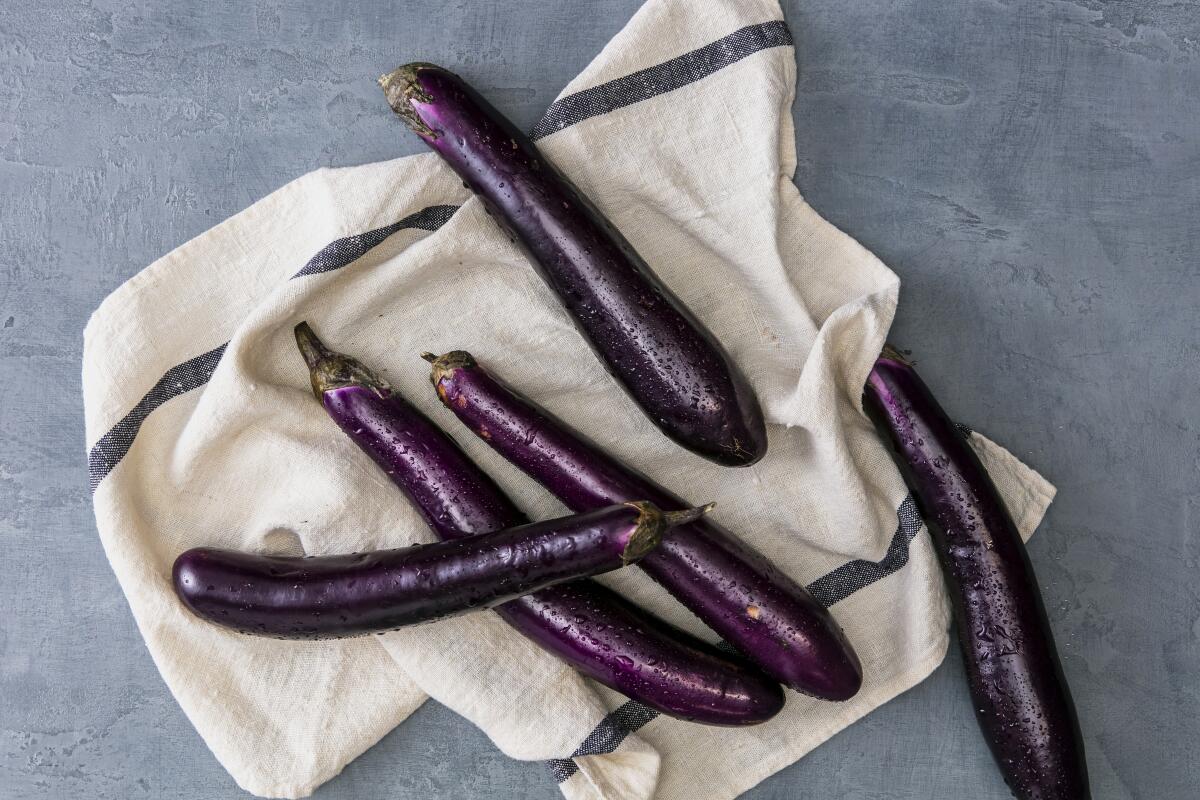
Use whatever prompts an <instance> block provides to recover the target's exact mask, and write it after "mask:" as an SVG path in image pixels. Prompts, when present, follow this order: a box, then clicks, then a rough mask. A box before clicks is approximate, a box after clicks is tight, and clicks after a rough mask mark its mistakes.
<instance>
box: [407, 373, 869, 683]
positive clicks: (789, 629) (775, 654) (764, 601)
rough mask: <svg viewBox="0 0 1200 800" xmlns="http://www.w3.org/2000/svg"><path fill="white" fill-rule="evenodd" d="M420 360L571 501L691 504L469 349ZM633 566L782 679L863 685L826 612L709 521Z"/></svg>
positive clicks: (511, 453) (512, 452) (509, 454)
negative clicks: (506, 380) (499, 375)
mask: <svg viewBox="0 0 1200 800" xmlns="http://www.w3.org/2000/svg"><path fill="white" fill-rule="evenodd" d="M426 359H427V360H430V361H431V362H432V364H433V375H432V380H433V384H434V386H435V387H436V388H437V392H438V396H439V397H440V398H441V399H442V402H443V403H444V404H445V405H446V407H448V408H449V409H451V410H452V411H453V412H454V413H455V414H456V415H458V418H459V419H460V420H462V421H463V422H464V423H465V424H466V425H467V427H469V428H470V429H471V430H472V431H474V432H475V433H476V434H477V435H479V436H480V437H482V438H483V439H484V440H486V441H487V442H488V444H490V445H491V446H492V447H493V448H494V449H495V450H496V451H497V452H498V453H500V454H501V455H503V456H504V457H505V458H507V459H508V460H509V461H511V462H512V463H513V464H515V465H517V466H518V467H520V468H521V469H522V470H524V471H525V472H526V473H527V474H528V475H530V476H531V477H532V478H533V479H534V480H536V481H538V482H539V483H541V484H542V485H543V486H545V487H546V488H547V489H548V490H550V492H552V493H553V494H554V495H555V496H556V497H558V498H559V499H560V500H562V501H563V503H565V504H566V505H567V506H568V507H569V508H571V509H573V510H575V511H581V510H587V509H593V508H602V507H604V506H606V505H609V504H611V503H614V502H622V501H625V500H630V499H633V498H635V497H643V496H645V497H647V498H649V499H650V501H651V502H654V503H656V504H658V505H660V506H662V507H663V508H676V509H679V508H687V504H686V503H684V502H683V501H682V500H681V499H679V498H678V497H676V496H675V495H673V494H671V493H670V492H668V491H667V490H665V489H663V488H662V487H661V486H659V485H657V484H655V483H654V482H653V481H651V480H650V479H648V478H646V477H645V476H643V475H640V474H638V473H637V472H634V471H633V470H631V469H629V468H628V467H626V466H624V465H622V464H620V463H619V462H617V461H616V460H615V459H613V458H612V457H611V456H609V455H608V454H606V453H604V452H603V451H602V450H600V449H599V448H598V447H597V446H596V445H594V444H592V443H591V442H589V441H587V440H586V439H584V438H583V437H582V436H580V435H579V434H578V433H575V432H574V431H572V430H571V429H570V428H568V427H567V426H566V425H565V424H564V423H562V422H561V421H559V420H557V419H554V418H553V417H551V416H550V415H549V414H548V413H547V412H546V411H544V410H543V409H540V408H538V407H537V406H536V405H534V404H533V403H532V402H531V401H530V400H528V399H527V398H524V397H522V396H521V395H520V394H518V393H517V392H516V391H515V390H513V389H511V388H509V387H508V386H505V385H504V384H502V383H501V382H500V381H499V380H497V379H496V378H494V377H493V376H491V375H490V374H488V373H487V372H486V371H485V370H484V369H483V368H482V367H480V366H479V365H478V364H477V363H476V362H475V360H474V359H473V358H472V357H471V355H470V354H469V353H465V352H463V351H455V352H452V353H447V354H446V355H443V356H432V355H429V354H426ZM639 566H641V567H642V569H644V570H645V571H646V572H647V573H649V575H650V576H651V577H652V578H654V579H655V580H656V581H658V582H659V583H660V584H662V585H663V586H664V587H665V588H666V589H667V591H669V592H670V593H671V594H672V595H674V596H675V597H676V598H677V599H678V600H679V601H680V602H682V603H683V604H684V605H685V606H687V607H688V608H689V609H691V611H692V612H693V613H694V614H696V616H698V617H699V618H700V619H701V620H702V621H703V622H704V623H705V624H707V625H708V626H709V627H711V628H712V629H713V630H715V631H716V632H717V633H719V634H721V636H722V637H724V639H725V641H727V642H728V643H729V644H731V645H733V646H734V647H736V648H737V649H738V650H740V651H741V652H742V653H744V654H745V655H746V656H748V657H749V658H750V659H752V660H753V661H754V662H755V663H757V664H758V665H759V666H760V667H762V668H763V669H764V670H765V671H766V672H767V674H768V675H770V676H771V677H772V678H775V679H776V680H778V681H780V682H782V683H783V684H784V685H786V686H789V687H791V688H793V689H795V690H797V691H800V692H804V693H805V694H809V695H812V696H814V697H819V698H822V699H826V700H846V699H849V698H850V697H853V696H854V694H855V693H856V692H858V690H859V688H860V687H861V685H862V666H861V665H860V664H859V661H858V657H857V656H856V655H855V653H854V650H853V648H851V646H850V643H849V642H848V641H847V640H846V637H845V634H843V632H842V630H841V628H840V627H839V626H838V624H837V622H836V621H835V620H834V619H833V617H832V615H830V613H829V611H828V610H827V609H826V608H825V607H823V606H822V605H821V604H820V603H818V602H817V601H816V599H815V598H813V596H812V595H811V594H809V593H808V591H807V590H806V589H805V588H804V587H803V586H800V585H799V584H797V583H796V582H795V581H793V580H792V579H791V578H789V577H788V576H787V575H785V574H783V573H782V572H780V571H779V570H778V569H776V568H775V567H774V566H773V565H772V564H771V563H770V562H769V561H767V560H766V559H765V558H763V556H762V555H761V554H759V553H758V552H756V551H755V550H753V549H751V548H750V547H749V546H748V545H746V544H744V543H743V542H741V541H740V540H739V539H738V538H737V537H735V536H734V535H732V534H731V533H729V532H727V531H725V530H724V529H722V528H720V527H719V526H717V525H716V524H714V523H712V522H711V521H709V520H697V521H695V522H692V523H689V524H687V525H681V526H680V527H679V528H678V529H676V530H675V531H674V533H673V534H672V536H671V537H669V538H668V539H667V540H665V541H664V542H663V545H662V547H661V548H659V550H658V551H657V552H656V553H653V554H651V555H650V556H649V557H647V558H646V559H645V560H643V561H642V562H641V563H640V565H639Z"/></svg>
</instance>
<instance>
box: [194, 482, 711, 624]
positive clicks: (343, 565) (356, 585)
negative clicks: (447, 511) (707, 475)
mask: <svg viewBox="0 0 1200 800" xmlns="http://www.w3.org/2000/svg"><path fill="white" fill-rule="evenodd" d="M705 510H706V509H694V510H692V511H683V512H670V513H664V512H662V511H659V510H658V509H657V508H656V507H654V506H653V505H651V504H650V503H640V502H633V503H626V504H624V505H613V506H609V507H608V508H604V509H600V510H599V511H594V512H592V513H591V514H577V515H575V516H573V517H564V518H563V519H555V520H549V521H547V522H531V523H529V524H526V525H520V526H517V527H515V528H508V529H505V530H499V531H493V532H492V533H486V534H483V535H482V536H473V537H470V538H467V539H451V540H448V541H441V542H434V543H432V544H419V545H413V546H412V547H401V548H396V549H392V550H374V551H371V552H367V553H352V554H350V555H334V556H315V557H303V556H271V555H256V554H252V553H243V552H240V551H238V550H222V549H217V548H212V547H198V548H194V549H192V550H188V551H186V552H185V553H183V554H182V555H180V556H179V557H178V558H177V559H176V560H175V567H174V569H173V570H172V578H173V581H174V585H175V592H176V593H177V594H178V595H179V597H180V599H182V600H183V602H184V603H185V604H186V605H187V606H188V608H190V609H191V610H192V611H193V612H194V613H195V614H197V615H198V616H201V617H203V618H204V619H207V620H209V621H210V622H215V623H217V624H218V625H223V626H225V627H227V628H233V629H235V630H237V631H240V632H242V633H250V634H257V635H260V636H273V637H275V638H279V639H329V638H335V637H343V636H358V635H361V634H364V633H378V632H381V631H388V630H397V629H399V628H402V627H404V626H405V625H416V624H417V623H420V622H428V621H429V620H434V619H439V618H441V617H448V616H452V615H454V614H461V613H464V612H467V611H472V610H474V609H477V608H487V607H489V606H494V605H498V604H500V603H503V602H506V601H508V600H512V599H514V598H516V597H520V596H521V595H524V594H528V593H530V592H534V591H537V590H538V589H545V588H546V587H548V586H553V585H554V584H556V583H563V582H564V581H569V580H573V579H575V578H582V577H587V576H589V575H599V574H600V573H602V572H609V571H611V570H614V569H617V568H618V567H623V566H625V565H627V564H632V563H633V562H635V561H637V560H638V559H639V558H641V557H642V556H644V555H646V553H648V552H650V551H651V550H652V549H654V548H655V547H657V546H658V544H659V542H660V541H661V539H662V535H663V533H664V532H666V531H667V530H668V529H669V528H672V527H674V526H675V525H679V524H681V523H683V522H687V521H688V520H690V519H692V518H694V517H697V516H699V515H701V514H703V513H704V511H705Z"/></svg>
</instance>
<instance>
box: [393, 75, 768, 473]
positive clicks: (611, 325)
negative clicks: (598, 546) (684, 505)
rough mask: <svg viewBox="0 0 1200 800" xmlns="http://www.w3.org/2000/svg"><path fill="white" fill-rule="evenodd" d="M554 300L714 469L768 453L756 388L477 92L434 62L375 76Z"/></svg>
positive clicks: (669, 430)
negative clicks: (524, 258)
mask: <svg viewBox="0 0 1200 800" xmlns="http://www.w3.org/2000/svg"><path fill="white" fill-rule="evenodd" d="M379 83H380V85H381V86H383V89H384V93H385V94H386V95H387V100H388V103H389V104H390V105H391V107H392V110H394V111H395V112H396V114H397V115H398V116H399V117H400V118H401V119H403V120H404V122H405V123H406V124H407V125H408V126H409V127H410V128H411V129H412V130H413V131H414V132H415V133H416V134H417V135H419V136H420V137H421V138H422V139H424V140H425V143H426V144H428V145H429V147H430V148H432V149H433V150H434V151H436V152H437V153H438V154H439V155H441V157H442V158H443V159H445V160H446V163H448V164H449V165H450V166H451V167H452V168H453V169H454V170H455V172H457V173H458V174H459V176H460V177H461V178H462V179H463V181H464V182H465V184H466V185H467V186H468V187H470V188H471V190H472V191H474V192H475V193H476V194H477V195H479V198H480V199H481V200H482V201H483V204H484V207H485V208H486V209H487V211H488V213H489V214H491V216H492V217H493V218H494V219H495V220H496V221H497V222H498V223H499V224H500V226H501V227H502V228H503V229H504V230H505V232H506V233H507V234H508V236H509V238H510V239H512V240H514V241H515V242H518V243H519V244H520V245H521V247H522V248H523V249H524V250H525V252H526V254H527V255H528V256H529V259H530V260H531V261H532V262H533V264H534V265H535V266H536V267H537V268H538V271H539V273H540V274H541V276H542V278H543V279H544V280H545V281H546V283H547V284H549V285H550V287H551V288H552V289H553V290H554V291H555V293H557V294H558V297H559V299H560V300H561V301H562V303H563V304H564V305H565V307H566V309H567V311H569V312H570V314H571V316H572V317H573V318H574V320H575V323H576V325H577V326H578V327H579V330H580V332H581V333H582V334H583V335H584V337H585V338H586V339H587V340H588V342H589V343H590V344H591V346H592V347H593V348H594V349H595V351H596V353H597V354H598V355H599V356H600V358H601V360H602V361H603V362H604V364H605V366H606V367H607V368H608V370H609V372H611V373H612V375H613V376H614V377H615V378H616V379H617V381H618V382H619V383H620V384H621V385H622V386H624V387H625V390H626V391H627V392H628V393H629V394H630V395H631V396H632V397H633V399H634V400H635V401H636V402H637V403H638V405H640V406H641V407H642V410H643V411H645V412H646V414H647V416H649V417H650V419H651V420H653V421H654V423H655V424H656V425H658V427H659V428H661V429H662V431H663V432H664V433H665V434H666V435H667V436H669V437H671V438H672V439H674V440H675V441H676V442H678V443H679V444H680V445H682V446H683V447H686V448H687V449H689V450H691V451H693V452H695V453H697V454H699V455H701V456H704V457H705V458H708V459H711V460H712V461H715V462H717V463H718V464H724V465H727V466H735V467H741V466H746V465H748V464H753V463H754V462H756V461H758V460H759V459H760V458H762V456H763V454H764V453H766V451H767V435H766V427H765V425H764V424H763V415H762V410H761V409H760V408H759V405H758V400H757V399H756V398H755V397H754V394H753V392H752V391H751V389H750V386H749V384H748V383H747V382H746V380H745V378H744V377H743V376H742V375H741V373H740V372H738V370H737V369H736V368H735V367H734V365H733V364H732V363H731V362H730V359H729V356H728V354H727V353H725V351H724V350H723V349H722V348H721V345H720V344H719V343H718V342H717V341H716V339H715V338H713V336H712V334H711V333H709V332H708V331H707V330H706V329H705V328H704V326H703V325H702V324H701V323H700V321H699V320H697V319H696V317H695V316H694V315H693V314H692V313H691V312H690V311H689V310H688V309H687V308H686V307H685V306H684V305H683V303H682V302H680V301H679V299H678V298H676V297H675V296H674V295H673V294H672V293H671V291H670V290H669V289H668V288H667V287H666V286H665V285H663V283H662V282H661V281H660V280H659V279H658V278H657V277H656V276H655V274H654V273H653V272H652V271H651V269H650V267H649V266H648V265H647V264H646V262H645V260H644V259H642V257H641V256H639V255H638V254H637V252H636V251H635V250H634V249H633V246H632V245H630V243H629V242H628V241H626V240H625V238H624V237H623V236H621V234H620V232H618V231H617V229H616V228H615V227H613V225H612V223H611V222H609V221H608V219H606V218H605V217H604V215H603V214H602V213H601V212H600V211H599V210H598V209H597V208H596V206H595V205H593V204H592V202H591V201H590V200H588V198H586V197H585V196H584V195H583V194H582V193H581V192H580V191H579V189H578V188H576V187H575V186H574V185H573V184H572V183H571V181H570V180H569V179H568V178H567V177H566V176H565V175H563V174H562V172H560V171H559V170H558V168H557V167H555V166H554V164H553V163H551V162H550V161H549V160H548V159H547V158H546V157H545V156H543V155H542V154H541V153H540V152H539V151H538V150H537V148H536V147H535V146H534V144H533V142H532V141H530V140H529V137H527V136H526V135H525V134H523V133H521V131H519V130H518V129H517V128H516V127H514V126H513V124H512V123H511V122H509V121H508V120H507V119H505V118H504V117H503V116H502V115H501V114H500V112H498V111H497V110H496V109H495V108H493V107H492V106H491V105H490V104H489V103H488V102H487V101H486V100H484V99H483V98H482V97H480V96H479V94H478V93H477V92H475V90H474V89H472V88H471V87H470V86H468V85H467V84H466V82H464V81H463V80H462V79H461V78H459V77H458V76H457V75H455V74H454V73H452V72H448V71H446V70H444V69H442V68H441V67H438V66H435V65H433V64H408V65H406V66H403V67H400V68H399V69H397V70H395V71H393V72H390V73H388V74H387V75H384V76H383V77H382V78H380V79H379Z"/></svg>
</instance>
